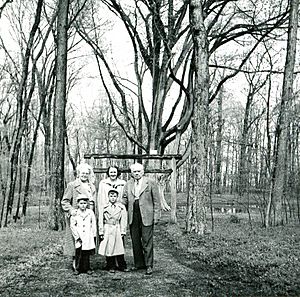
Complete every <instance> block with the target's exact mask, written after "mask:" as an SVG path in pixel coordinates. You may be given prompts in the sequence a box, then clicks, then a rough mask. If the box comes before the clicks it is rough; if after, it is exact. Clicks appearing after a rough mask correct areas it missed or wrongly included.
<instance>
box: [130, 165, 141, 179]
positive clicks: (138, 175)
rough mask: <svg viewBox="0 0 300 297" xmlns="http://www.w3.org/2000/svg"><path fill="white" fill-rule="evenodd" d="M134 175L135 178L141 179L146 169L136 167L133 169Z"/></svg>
mask: <svg viewBox="0 0 300 297" xmlns="http://www.w3.org/2000/svg"><path fill="white" fill-rule="evenodd" d="M131 174H132V177H133V178H134V179H135V180H138V179H140V178H141V177H142V176H143V175H144V170H143V169H139V168H135V169H133V170H132V171H131Z"/></svg>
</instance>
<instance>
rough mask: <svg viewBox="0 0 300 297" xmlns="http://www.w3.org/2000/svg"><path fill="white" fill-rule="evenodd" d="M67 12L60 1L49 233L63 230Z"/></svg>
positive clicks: (65, 6)
mask: <svg viewBox="0 0 300 297" xmlns="http://www.w3.org/2000/svg"><path fill="white" fill-rule="evenodd" d="M68 9H69V1H68V0H60V1H59V3H58V16H57V57H56V75H57V76H56V93H55V99H54V114H53V142H52V163H51V164H52V168H51V181H52V182H51V205H50V212H49V218H48V225H49V227H50V228H51V229H52V230H59V229H60V228H61V227H62V226H63V219H62V211H61V206H60V201H61V198H62V196H63V192H64V161H65V133H66V131H65V128H66V125H65V108H66V81H67V43H68V42H67V41H68V38H67V31H68Z"/></svg>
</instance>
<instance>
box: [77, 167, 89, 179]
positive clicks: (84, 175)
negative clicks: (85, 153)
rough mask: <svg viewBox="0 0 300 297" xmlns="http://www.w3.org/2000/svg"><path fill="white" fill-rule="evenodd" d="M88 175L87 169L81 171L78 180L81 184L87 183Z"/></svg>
mask: <svg viewBox="0 0 300 297" xmlns="http://www.w3.org/2000/svg"><path fill="white" fill-rule="evenodd" d="M89 174H90V172H89V171H88V169H81V170H80V172H79V179H80V180H81V181H82V182H87V181H88V179H89Z"/></svg>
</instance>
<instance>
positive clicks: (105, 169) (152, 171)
mask: <svg viewBox="0 0 300 297" xmlns="http://www.w3.org/2000/svg"><path fill="white" fill-rule="evenodd" d="M93 171H94V173H106V172H107V168H93ZM119 171H120V172H121V173H130V169H129V168H119ZM144 171H145V173H168V174H171V173H172V172H173V170H172V169H151V168H149V169H147V168H145V170H144Z"/></svg>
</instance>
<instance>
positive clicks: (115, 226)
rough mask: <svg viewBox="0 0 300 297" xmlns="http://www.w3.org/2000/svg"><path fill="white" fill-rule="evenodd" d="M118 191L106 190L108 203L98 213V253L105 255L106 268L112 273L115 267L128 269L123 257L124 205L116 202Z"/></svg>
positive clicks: (125, 216)
mask: <svg viewBox="0 0 300 297" xmlns="http://www.w3.org/2000/svg"><path fill="white" fill-rule="evenodd" d="M118 195H119V192H118V190H116V189H113V188H112V189H111V190H109V191H108V199H109V203H108V204H107V205H105V206H104V207H103V211H102V212H100V214H99V236H100V239H101V242H100V246H99V254H100V255H103V256H106V269H107V270H109V271H110V272H112V273H114V272H115V269H118V270H121V271H128V270H127V266H126V262H125V258H124V239H123V238H124V236H125V234H126V227H127V212H126V209H125V206H124V205H123V204H122V203H120V202H117V200H118Z"/></svg>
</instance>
